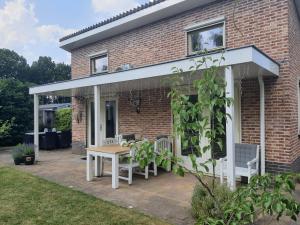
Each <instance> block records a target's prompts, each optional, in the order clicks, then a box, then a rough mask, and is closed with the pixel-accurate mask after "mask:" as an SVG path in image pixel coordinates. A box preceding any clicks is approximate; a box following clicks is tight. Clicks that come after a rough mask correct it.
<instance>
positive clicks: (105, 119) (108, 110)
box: [88, 99, 118, 146]
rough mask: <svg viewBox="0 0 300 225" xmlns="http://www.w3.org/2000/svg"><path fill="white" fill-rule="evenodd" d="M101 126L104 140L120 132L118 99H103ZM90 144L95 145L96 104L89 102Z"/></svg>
mask: <svg viewBox="0 0 300 225" xmlns="http://www.w3.org/2000/svg"><path fill="white" fill-rule="evenodd" d="M100 111H101V112H100V114H101V115H100V120H101V121H100V128H101V136H102V140H103V139H104V138H113V137H115V136H116V135H117V134H118V101H117V99H109V100H108V99H101V106H100ZM88 118H89V119H88V146H94V145H95V104H94V101H90V102H89V104H88Z"/></svg>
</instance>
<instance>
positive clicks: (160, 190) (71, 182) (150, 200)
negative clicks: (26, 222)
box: [0, 150, 195, 224]
mask: <svg viewBox="0 0 300 225" xmlns="http://www.w3.org/2000/svg"><path fill="white" fill-rule="evenodd" d="M108 163H109V162H106V163H105V169H106V170H107V169H109V168H111V167H110V165H108ZM0 165H13V161H12V159H11V155H10V152H9V150H6V151H0ZM17 168H18V169H20V170H23V171H27V172H29V173H31V174H34V175H37V176H40V177H43V178H45V179H47V180H50V181H54V182H56V183H59V184H61V185H64V186H68V187H71V188H74V189H76V190H80V191H83V192H85V193H88V194H92V195H94V196H96V197H99V198H101V199H104V200H107V201H110V202H114V203H116V204H118V205H121V206H124V207H128V208H135V209H137V210H139V211H142V212H144V213H145V214H148V215H152V216H156V217H159V218H162V219H165V220H167V221H169V222H171V223H174V224H193V222H194V221H193V219H192V217H191V213H190V200H191V196H192V192H193V187H194V184H195V180H194V178H193V177H192V176H189V175H188V176H186V177H184V178H181V177H178V176H176V175H174V174H172V173H166V172H163V171H159V174H158V176H157V177H154V176H152V175H150V176H149V180H145V179H144V177H143V176H139V175H135V176H134V178H133V184H132V185H128V183H127V182H126V181H120V187H119V189H117V190H113V189H112V188H111V176H104V177H101V178H95V179H94V180H93V181H92V182H87V181H86V161H85V160H82V159H81V157H80V156H78V155H74V154H72V153H71V151H70V150H59V151H40V161H39V162H38V164H37V165H34V166H18V167H17Z"/></svg>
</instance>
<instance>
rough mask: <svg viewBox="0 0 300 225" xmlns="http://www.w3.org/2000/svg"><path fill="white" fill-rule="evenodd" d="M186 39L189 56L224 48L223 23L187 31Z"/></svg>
mask: <svg viewBox="0 0 300 225" xmlns="http://www.w3.org/2000/svg"><path fill="white" fill-rule="evenodd" d="M187 37H188V54H189V55H192V54H196V53H199V52H203V51H213V50H217V49H220V48H224V46H225V29H224V22H221V23H218V24H213V25H209V26H202V27H198V28H196V29H193V30H189V31H188V32H187Z"/></svg>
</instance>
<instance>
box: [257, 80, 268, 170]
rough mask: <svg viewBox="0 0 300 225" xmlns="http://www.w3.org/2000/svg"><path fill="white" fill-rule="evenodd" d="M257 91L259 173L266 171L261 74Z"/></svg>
mask: <svg viewBox="0 0 300 225" xmlns="http://www.w3.org/2000/svg"><path fill="white" fill-rule="evenodd" d="M258 81H259V92H260V170H261V175H264V174H265V173H266V166H265V163H266V161H265V158H266V153H265V148H266V144H265V84H264V80H263V78H262V76H258Z"/></svg>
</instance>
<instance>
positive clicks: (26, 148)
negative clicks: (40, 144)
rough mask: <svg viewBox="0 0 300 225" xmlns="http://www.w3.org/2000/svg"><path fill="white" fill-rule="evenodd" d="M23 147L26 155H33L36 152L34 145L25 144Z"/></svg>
mask: <svg viewBox="0 0 300 225" xmlns="http://www.w3.org/2000/svg"><path fill="white" fill-rule="evenodd" d="M22 148H23V153H24V155H33V154H34V147H33V145H28V144H23V145H22Z"/></svg>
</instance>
